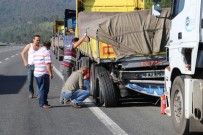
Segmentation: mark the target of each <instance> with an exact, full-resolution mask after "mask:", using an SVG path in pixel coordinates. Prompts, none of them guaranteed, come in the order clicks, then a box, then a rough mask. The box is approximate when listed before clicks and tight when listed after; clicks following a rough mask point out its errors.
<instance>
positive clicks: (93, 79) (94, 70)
mask: <svg viewBox="0 0 203 135" xmlns="http://www.w3.org/2000/svg"><path fill="white" fill-rule="evenodd" d="M105 71H107V70H106V69H105V68H104V67H102V66H99V65H96V63H93V64H92V65H91V69H90V89H91V93H92V96H93V99H95V101H96V103H97V104H98V105H99V104H100V102H101V101H100V99H99V97H100V95H99V94H100V92H99V91H100V89H99V80H98V78H97V75H98V74H99V73H102V72H105Z"/></svg>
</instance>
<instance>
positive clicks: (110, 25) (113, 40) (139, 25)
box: [78, 9, 170, 59]
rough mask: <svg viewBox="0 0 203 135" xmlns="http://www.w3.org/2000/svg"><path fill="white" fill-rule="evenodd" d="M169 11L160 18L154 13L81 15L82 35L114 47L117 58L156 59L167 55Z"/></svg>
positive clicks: (95, 13)
mask: <svg viewBox="0 0 203 135" xmlns="http://www.w3.org/2000/svg"><path fill="white" fill-rule="evenodd" d="M169 12H170V10H169V9H163V10H162V13H161V16H160V17H155V16H152V15H151V10H138V11H133V12H125V13H107V12H105V13H101V12H81V13H80V14H79V21H78V26H79V35H80V36H81V35H82V34H84V33H85V32H87V35H88V36H89V37H91V38H94V39H96V36H97V35H98V40H99V41H101V42H104V43H106V44H109V45H112V47H113V50H114V52H115V54H116V58H117V59H120V58H123V57H125V56H130V55H155V54H157V53H160V52H162V51H165V46H166V45H167V44H168V42H169V19H168V16H169Z"/></svg>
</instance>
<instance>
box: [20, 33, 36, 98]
mask: <svg viewBox="0 0 203 135" xmlns="http://www.w3.org/2000/svg"><path fill="white" fill-rule="evenodd" d="M39 42H40V36H39V35H34V37H33V43H30V44H27V45H26V46H25V47H24V49H23V50H22V52H21V57H22V59H23V62H24V66H25V67H26V68H27V79H28V90H29V98H33V96H34V88H33V78H34V74H33V73H34V64H33V55H34V53H35V52H36V51H37V50H39V48H40V46H39ZM26 53H28V60H26V58H25V56H26ZM36 89H37V94H38V88H36Z"/></svg>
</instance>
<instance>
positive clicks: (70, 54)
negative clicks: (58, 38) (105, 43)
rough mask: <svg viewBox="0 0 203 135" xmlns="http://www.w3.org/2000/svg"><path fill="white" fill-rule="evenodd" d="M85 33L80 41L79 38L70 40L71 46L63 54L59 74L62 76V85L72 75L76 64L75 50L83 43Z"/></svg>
mask: <svg viewBox="0 0 203 135" xmlns="http://www.w3.org/2000/svg"><path fill="white" fill-rule="evenodd" d="M86 35H87V34H86V33H85V34H84V35H83V36H82V37H81V39H79V38H73V40H72V44H70V45H67V50H66V52H65V54H64V58H63V61H62V63H61V67H60V68H61V73H62V75H63V81H64V83H65V82H66V80H67V79H68V77H69V76H70V75H71V73H72V69H73V67H74V65H75V62H76V54H77V52H76V50H75V49H76V48H77V47H78V46H79V45H80V44H81V43H82V42H83V40H84V39H85V37H86Z"/></svg>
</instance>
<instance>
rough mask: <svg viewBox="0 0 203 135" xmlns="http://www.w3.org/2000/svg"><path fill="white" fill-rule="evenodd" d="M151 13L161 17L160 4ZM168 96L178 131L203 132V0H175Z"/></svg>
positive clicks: (166, 83) (173, 2)
mask: <svg viewBox="0 0 203 135" xmlns="http://www.w3.org/2000/svg"><path fill="white" fill-rule="evenodd" d="M155 3H156V4H155V5H154V6H153V9H152V12H153V13H154V14H156V15H157V17H159V11H161V10H160V9H161V8H160V5H159V3H157V1H156V2H155ZM171 5H172V7H171V15H170V41H169V44H168V45H167V46H166V47H167V48H168V52H169V66H168V67H167V68H165V95H166V96H167V101H168V107H167V108H166V109H165V112H166V113H167V114H168V115H169V116H171V117H172V121H173V125H174V128H175V129H176V131H177V132H178V133H179V134H187V133H189V131H190V133H193V132H202V131H203V1H202V0H172V4H171Z"/></svg>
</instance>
